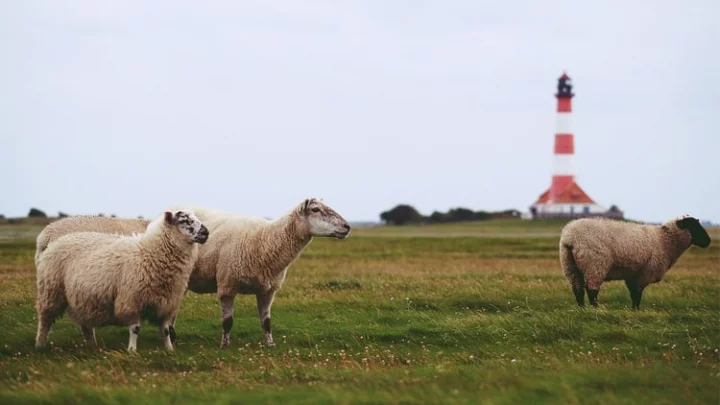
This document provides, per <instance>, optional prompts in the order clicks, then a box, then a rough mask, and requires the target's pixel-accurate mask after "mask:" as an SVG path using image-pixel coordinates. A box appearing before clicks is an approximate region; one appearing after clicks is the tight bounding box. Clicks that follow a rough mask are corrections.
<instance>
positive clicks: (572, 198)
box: [530, 73, 622, 218]
mask: <svg viewBox="0 0 720 405" xmlns="http://www.w3.org/2000/svg"><path fill="white" fill-rule="evenodd" d="M573 96H575V95H574V94H573V92H572V83H571V80H570V77H569V76H568V75H567V74H565V73H563V75H562V76H560V78H559V79H558V86H557V93H556V94H555V97H556V98H557V117H556V121H555V148H554V152H553V153H554V154H553V166H552V183H551V184H550V188H549V189H547V191H545V192H544V193H542V194H541V195H540V197H539V198H538V200H537V201H536V202H535V203H534V204H533V205H531V206H530V212H531V213H532V216H533V218H576V217H583V216H608V217H622V212H621V211H619V210H612V211H607V210H605V209H604V208H603V207H601V206H599V205H597V204H595V202H594V201H593V200H592V199H591V198H590V196H588V195H587V194H586V193H585V191H583V190H582V189H581V188H580V186H579V185H578V184H577V182H576V180H575V166H574V165H573V159H574V157H575V135H574V134H573V131H572V120H571V116H572V98H573Z"/></svg>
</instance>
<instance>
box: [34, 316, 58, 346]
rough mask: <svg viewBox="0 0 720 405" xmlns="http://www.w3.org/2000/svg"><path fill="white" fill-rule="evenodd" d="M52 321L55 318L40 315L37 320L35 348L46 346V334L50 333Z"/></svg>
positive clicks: (53, 321)
mask: <svg viewBox="0 0 720 405" xmlns="http://www.w3.org/2000/svg"><path fill="white" fill-rule="evenodd" d="M54 323H55V319H52V318H50V317H45V316H42V315H41V316H40V319H39V320H38V330H37V335H36V336H35V348H37V349H41V348H43V347H45V346H47V340H48V334H49V333H50V329H51V328H52V326H53V324H54Z"/></svg>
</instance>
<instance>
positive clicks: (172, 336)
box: [168, 314, 178, 346]
mask: <svg viewBox="0 0 720 405" xmlns="http://www.w3.org/2000/svg"><path fill="white" fill-rule="evenodd" d="M175 321H177V314H175V315H174V316H173V317H172V320H171V321H170V325H169V326H168V332H169V333H170V342H171V343H172V344H173V345H174V346H177V341H178V338H177V333H175Z"/></svg>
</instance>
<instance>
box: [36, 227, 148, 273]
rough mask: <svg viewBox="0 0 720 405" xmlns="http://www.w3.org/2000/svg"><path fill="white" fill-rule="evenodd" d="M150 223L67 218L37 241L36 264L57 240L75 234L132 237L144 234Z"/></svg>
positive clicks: (46, 228) (48, 229)
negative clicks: (110, 234) (41, 255)
mask: <svg viewBox="0 0 720 405" xmlns="http://www.w3.org/2000/svg"><path fill="white" fill-rule="evenodd" d="M149 223H150V221H148V220H145V219H124V218H108V217H93V216H77V217H67V218H62V219H60V220H57V221H55V222H52V223H50V224H49V225H47V226H46V227H45V228H44V229H43V230H42V232H40V234H39V235H38V236H37V239H36V240H35V245H36V249H35V264H37V261H38V258H39V257H40V254H41V253H42V252H44V251H45V249H47V247H48V244H50V242H52V241H54V240H55V239H57V238H59V237H61V236H63V235H67V234H69V233H73V232H101V233H116V234H119V235H132V234H133V233H143V232H145V229H146V228H147V226H148V224H149Z"/></svg>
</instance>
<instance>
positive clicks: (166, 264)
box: [35, 210, 208, 351]
mask: <svg viewBox="0 0 720 405" xmlns="http://www.w3.org/2000/svg"><path fill="white" fill-rule="evenodd" d="M207 238H208V230H207V228H206V227H205V226H204V225H203V224H202V223H201V222H200V221H199V220H198V219H197V217H196V216H195V215H194V214H193V213H192V211H183V210H179V211H176V212H165V213H164V215H162V216H161V217H159V218H158V219H156V220H155V221H153V222H152V223H151V224H150V225H149V226H148V227H147V230H146V231H145V233H144V234H141V235H136V236H122V235H112V234H104V233H97V232H78V233H71V234H68V235H65V236H62V237H60V238H58V239H56V240H54V241H53V242H52V243H50V244H49V245H48V247H47V249H46V250H45V252H43V253H42V254H41V255H40V257H39V259H38V264H37V303H36V308H37V313H38V332H37V338H36V342H35V343H36V346H37V347H38V348H40V347H43V346H45V345H46V344H47V336H48V333H49V332H50V328H51V327H52V325H53V324H54V322H55V321H56V320H57V319H58V318H59V317H60V316H62V314H63V313H64V312H65V310H66V309H67V312H68V314H69V315H70V317H71V318H72V320H73V321H75V323H77V324H79V325H80V327H81V329H82V333H83V336H84V338H85V340H86V342H87V343H88V345H91V346H94V347H96V346H97V342H96V340H95V328H96V327H99V326H104V325H125V326H128V327H129V331H130V342H129V344H128V350H130V351H135V350H136V348H137V336H138V333H139V332H140V323H141V321H142V320H143V319H147V320H149V321H151V322H153V323H155V324H157V325H158V326H159V327H160V330H161V332H162V334H163V336H164V343H165V347H166V348H167V349H168V350H173V345H172V343H171V341H170V337H169V335H170V331H169V326H170V324H171V322H172V320H173V319H174V318H175V316H176V314H177V311H178V309H179V307H180V302H181V301H182V298H183V296H184V295H185V292H186V290H187V282H188V279H189V277H190V272H191V271H192V268H193V266H194V265H195V261H196V260H197V255H198V247H197V244H196V243H195V242H197V243H204V242H205V241H206V240H207Z"/></svg>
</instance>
